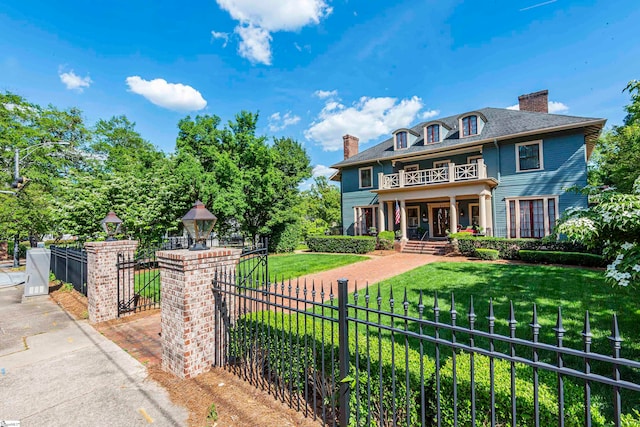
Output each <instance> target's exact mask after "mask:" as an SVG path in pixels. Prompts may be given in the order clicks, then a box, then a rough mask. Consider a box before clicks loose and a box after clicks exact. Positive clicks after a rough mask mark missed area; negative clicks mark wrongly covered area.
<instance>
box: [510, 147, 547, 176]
mask: <svg viewBox="0 0 640 427" xmlns="http://www.w3.org/2000/svg"><path fill="white" fill-rule="evenodd" d="M534 144H538V147H539V148H538V157H539V158H538V160H539V162H540V167H539V168H538V169H524V170H520V153H519V152H518V148H519V147H521V146H523V145H534ZM514 145H515V150H516V172H517V173H521V172H537V171H543V170H544V155H543V152H542V146H543V145H544V144H543V143H542V140H541V139H537V140H534V141H526V142H518V143H516V144H514Z"/></svg>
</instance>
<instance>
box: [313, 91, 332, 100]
mask: <svg viewBox="0 0 640 427" xmlns="http://www.w3.org/2000/svg"><path fill="white" fill-rule="evenodd" d="M313 95H314V96H317V97H318V98H320V99H325V98H334V97H335V96H336V95H338V91H337V90H317V91H315V92H313Z"/></svg>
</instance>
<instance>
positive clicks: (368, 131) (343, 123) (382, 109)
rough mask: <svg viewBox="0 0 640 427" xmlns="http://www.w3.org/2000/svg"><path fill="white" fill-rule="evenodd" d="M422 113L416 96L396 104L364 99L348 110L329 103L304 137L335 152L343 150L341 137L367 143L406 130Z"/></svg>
mask: <svg viewBox="0 0 640 427" xmlns="http://www.w3.org/2000/svg"><path fill="white" fill-rule="evenodd" d="M421 109H422V100H421V99H420V98H418V97H417V96H414V97H412V98H409V99H403V100H401V101H399V102H398V100H397V99H396V98H387V97H380V98H369V97H366V96H363V97H362V98H360V99H359V100H358V101H357V102H355V103H354V104H353V105H352V106H350V107H346V106H344V105H342V104H340V103H338V102H335V101H329V102H327V103H326V105H325V107H324V108H323V109H322V111H321V112H320V114H318V117H316V119H315V120H314V122H313V123H311V126H310V127H309V129H307V130H306V131H305V133H304V134H305V137H306V138H307V139H310V140H313V141H315V142H317V143H319V144H320V145H321V146H322V148H323V149H324V150H325V151H337V150H339V149H341V148H342V136H343V135H345V134H347V133H348V134H351V135H355V136H357V137H358V138H360V141H361V142H362V143H366V142H368V141H370V140H372V139H374V138H378V137H380V136H382V135H389V134H391V132H392V131H393V130H395V129H398V128H401V127H406V126H409V125H410V124H411V123H412V122H414V121H415V119H416V116H417V114H418V112H419V111H420V110H421Z"/></svg>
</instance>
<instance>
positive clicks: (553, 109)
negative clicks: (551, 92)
mask: <svg viewBox="0 0 640 427" xmlns="http://www.w3.org/2000/svg"><path fill="white" fill-rule="evenodd" d="M548 105H549V107H548V108H549V114H562V113H566V112H567V111H569V106H568V105H566V104H563V103H562V102H558V101H549V104H548ZM519 109H520V105H519V104H515V105H510V106H508V107H507V110H519Z"/></svg>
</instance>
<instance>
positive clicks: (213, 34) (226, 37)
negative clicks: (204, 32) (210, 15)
mask: <svg viewBox="0 0 640 427" xmlns="http://www.w3.org/2000/svg"><path fill="white" fill-rule="evenodd" d="M211 37H213V38H214V39H220V40H224V42H223V43H222V47H227V43H229V33H223V32H219V31H211Z"/></svg>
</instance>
